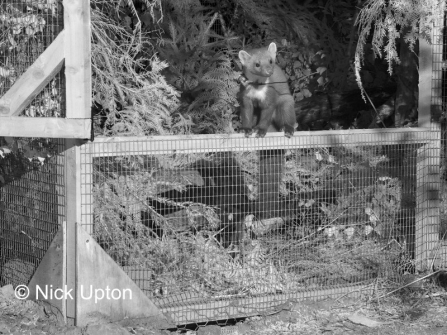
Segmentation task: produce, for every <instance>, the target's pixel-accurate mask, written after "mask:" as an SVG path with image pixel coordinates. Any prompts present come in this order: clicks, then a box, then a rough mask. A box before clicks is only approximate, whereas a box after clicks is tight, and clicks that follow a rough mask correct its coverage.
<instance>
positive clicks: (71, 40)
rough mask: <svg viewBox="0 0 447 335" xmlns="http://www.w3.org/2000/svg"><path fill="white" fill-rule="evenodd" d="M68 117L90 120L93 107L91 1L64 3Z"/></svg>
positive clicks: (74, 0)
mask: <svg viewBox="0 0 447 335" xmlns="http://www.w3.org/2000/svg"><path fill="white" fill-rule="evenodd" d="M63 5H64V30H65V44H64V46H65V80H66V90H67V118H71V119H89V118H90V117H91V106H92V82H91V81H92V70H91V45H90V36H91V31H90V1H89V0H64V1H63Z"/></svg>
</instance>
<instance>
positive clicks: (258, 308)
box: [160, 282, 374, 326]
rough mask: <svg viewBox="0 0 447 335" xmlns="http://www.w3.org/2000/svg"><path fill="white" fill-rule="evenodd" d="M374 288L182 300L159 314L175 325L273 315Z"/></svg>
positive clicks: (367, 293) (367, 284)
mask: <svg viewBox="0 0 447 335" xmlns="http://www.w3.org/2000/svg"><path fill="white" fill-rule="evenodd" d="M373 291H374V285H373V284H372V283H370V282H363V283H357V284H352V285H348V286H336V287H327V288H321V289H307V290H302V291H299V292H295V293H290V294H273V295H265V296H258V297H252V298H233V299H226V300H208V301H202V302H196V303H194V302H188V301H183V302H182V303H181V304H180V303H178V302H177V304H176V305H177V306H169V307H168V306H166V307H164V306H160V308H161V311H162V312H163V313H165V314H166V315H169V316H170V318H171V319H172V320H173V321H174V322H175V324H176V325H178V326H179V325H185V324H191V323H199V322H207V321H210V320H227V319H233V318H240V317H243V316H255V315H269V314H276V313H278V312H280V311H281V310H283V309H286V310H287V309H289V308H290V307H292V306H291V303H292V304H293V303H294V302H299V301H304V300H311V301H321V300H325V299H328V298H330V299H337V298H339V297H350V298H358V297H361V296H370V295H371V294H372V293H373Z"/></svg>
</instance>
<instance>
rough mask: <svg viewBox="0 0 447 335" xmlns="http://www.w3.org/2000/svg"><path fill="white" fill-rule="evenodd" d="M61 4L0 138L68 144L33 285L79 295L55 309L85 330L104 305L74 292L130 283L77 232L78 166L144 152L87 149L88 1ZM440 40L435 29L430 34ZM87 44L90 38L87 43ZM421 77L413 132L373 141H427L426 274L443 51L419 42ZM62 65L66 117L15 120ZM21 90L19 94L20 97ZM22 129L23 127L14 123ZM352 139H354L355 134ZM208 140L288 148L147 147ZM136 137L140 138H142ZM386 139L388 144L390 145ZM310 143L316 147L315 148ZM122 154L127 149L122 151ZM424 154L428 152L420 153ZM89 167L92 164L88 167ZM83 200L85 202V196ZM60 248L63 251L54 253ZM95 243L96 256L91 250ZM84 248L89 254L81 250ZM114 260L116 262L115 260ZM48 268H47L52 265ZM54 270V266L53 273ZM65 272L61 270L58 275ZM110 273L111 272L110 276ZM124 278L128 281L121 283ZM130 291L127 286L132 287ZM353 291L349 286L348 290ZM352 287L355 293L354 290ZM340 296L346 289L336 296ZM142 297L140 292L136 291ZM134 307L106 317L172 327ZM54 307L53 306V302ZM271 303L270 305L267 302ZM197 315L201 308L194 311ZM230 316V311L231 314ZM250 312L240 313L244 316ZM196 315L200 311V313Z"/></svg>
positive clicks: (5, 111) (434, 232) (317, 134)
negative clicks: (57, 222)
mask: <svg viewBox="0 0 447 335" xmlns="http://www.w3.org/2000/svg"><path fill="white" fill-rule="evenodd" d="M63 5H64V13H65V14H64V24H65V28H64V31H63V32H61V33H60V34H59V36H58V37H57V38H56V40H55V41H54V42H53V44H52V45H51V46H50V47H49V48H48V49H47V50H46V51H45V52H44V53H43V54H42V55H41V57H39V59H38V60H37V61H36V62H35V63H34V64H33V66H31V67H30V68H29V69H28V70H27V71H26V72H25V73H24V74H23V76H22V77H21V79H20V80H18V81H17V82H16V84H15V85H14V86H13V87H12V88H11V89H10V90H9V91H8V92H7V93H6V94H5V95H4V96H3V97H1V98H0V117H1V119H0V120H1V122H0V134H1V135H2V136H20V137H49V138H65V139H66V140H65V152H64V155H65V158H66V171H65V173H66V181H65V182H66V200H65V206H66V221H65V222H64V224H63V225H62V229H61V233H60V234H59V235H58V236H57V237H56V238H55V240H54V241H53V242H54V245H53V246H52V247H50V249H49V250H48V255H49V256H48V258H49V260H48V259H47V260H43V261H42V264H41V265H40V266H39V268H38V269H37V271H36V274H35V275H34V277H33V279H32V282H33V283H42V284H43V283H44V281H45V280H48V276H45V274H47V275H48V273H50V274H53V275H55V276H59V277H56V278H55V279H54V278H53V279H54V280H55V283H59V285H61V286H64V285H65V286H66V287H68V288H71V289H73V290H74V291H75V292H76V298H75V299H74V300H66V301H63V302H61V303H60V304H58V306H59V307H60V308H61V311H62V313H63V316H64V318H65V320H66V321H67V322H69V323H74V324H76V325H85V324H86V322H87V321H88V314H89V313H91V312H93V311H97V312H104V306H101V305H97V306H96V309H95V310H92V309H90V308H87V305H86V304H84V303H83V302H82V299H81V297H80V294H79V287H80V286H81V285H86V284H89V279H88V277H91V276H95V275H96V274H97V273H95V271H97V268H96V266H104V267H107V268H108V271H111V272H112V273H115V274H116V276H117V277H119V278H120V279H119V282H121V283H126V284H128V277H127V275H126V274H124V273H122V271H121V272H120V269H119V267H118V266H117V265H116V264H102V265H101V264H100V263H101V262H102V263H105V262H110V259H108V258H107V257H106V255H104V254H105V253H104V254H102V252H103V251H101V250H99V249H98V248H97V247H96V246H95V245H94V243H95V242H94V241H92V239H91V238H89V235H88V234H89V233H91V231H88V230H85V229H84V228H82V226H88V225H89V224H91V223H92V222H93V221H92V218H91V216H88V215H87V216H86V215H83V213H85V211H86V209H85V208H83V206H84V205H83V204H85V203H87V202H89V201H92V199H89V198H88V196H86V194H91V192H90V189H89V188H91V184H92V171H91V169H90V170H88V169H87V170H83V166H89V163H91V162H89V161H85V160H83V159H84V158H83V157H86V156H85V155H84V154H86V153H87V154H88V155H87V156H88V157H99V156H108V155H113V152H114V151H116V150H117V149H119V148H126V150H128V151H129V152H130V153H133V154H135V153H144V154H147V153H148V151H147V148H145V147H144V146H143V145H142V146H140V147H136V148H131V149H130V150H129V148H128V147H126V146H127V145H128V142H130V141H132V140H133V139H134V138H132V137H115V138H96V139H94V142H95V143H97V144H98V143H99V144H100V145H101V146H102V149H101V150H100V151H101V152H100V153H99V154H98V153H95V152H93V151H91V146H90V145H89V143H88V142H87V141H86V139H90V138H91V127H92V123H91V109H90V108H91V64H90V54H91V51H90V40H89V36H90V14H89V8H90V4H89V1H88V0H63ZM434 35H438V36H439V31H438V32H436V31H435V32H434ZM86 36H87V37H88V38H87V37H86ZM419 43H420V58H419V60H420V63H419V68H420V74H421V73H422V75H420V76H419V116H418V120H419V123H418V128H416V129H411V128H409V129H403V128H395V129H380V130H374V133H375V136H376V138H377V139H378V140H380V142H381V143H390V144H394V143H395V140H391V139H390V138H391V135H395V134H396V133H397V134H399V136H400V137H401V138H402V139H406V140H408V139H409V138H411V139H413V140H415V141H418V143H424V146H425V147H423V148H421V156H420V157H419V160H418V168H417V173H418V174H419V175H426V176H428V183H426V184H424V185H418V186H417V190H418V191H417V192H418V193H417V199H418V205H417V206H418V207H417V210H416V212H417V215H418V218H417V219H416V225H417V226H416V248H419V249H418V250H417V252H416V254H418V255H419V254H420V255H422V257H421V260H422V261H421V262H419V263H418V269H420V270H424V269H427V268H428V267H429V266H430V263H431V254H430V251H431V250H432V249H433V247H434V246H435V245H436V244H437V243H438V241H439V238H438V227H439V157H440V147H441V145H440V143H441V142H440V141H441V139H440V127H439V124H438V123H437V122H436V120H433V119H432V114H433V113H432V109H433V106H435V108H436V106H440V105H442V102H441V100H440V99H441V78H440V77H439V76H438V77H439V78H438V77H437V74H438V73H439V72H434V71H433V64H434V63H437V64H440V63H441V62H440V60H439V59H437V58H436V57H438V58H439V57H440V53H437V54H436V53H434V52H433V46H432V45H430V44H428V43H427V42H426V41H425V40H422V39H421V40H420V42H419ZM64 62H65V69H66V70H65V76H66V98H67V117H66V118H22V117H21V118H19V117H18V116H17V115H18V113H20V112H21V111H22V110H23V109H24V108H25V107H26V106H27V104H28V103H29V102H30V101H31V100H32V99H33V98H34V97H35V96H36V95H37V94H38V93H39V91H41V90H42V88H43V87H44V86H45V85H46V84H47V83H48V82H49V81H50V80H51V79H52V78H53V77H54V75H55V74H56V73H57V72H58V71H59V70H60V69H61V68H62V64H63V63H64ZM18 92H22V93H21V94H18ZM18 124H20V127H17V125H18ZM364 132H365V130H333V131H312V132H306V131H303V132H299V133H297V134H296V135H295V136H296V137H298V138H299V140H298V142H299V145H298V146H299V147H300V148H306V147H307V145H308V143H309V138H318V139H320V140H321V144H320V145H321V146H329V145H331V144H333V143H343V144H346V143H348V141H350V142H352V143H356V144H359V143H361V144H362V145H368V144H371V145H372V143H370V142H368V143H364V141H363V140H362V138H363V137H362V134H363V133H364ZM348 134H349V136H346V135H348ZM353 135H354V136H353ZM191 138H195V139H203V140H206V141H207V142H208V143H207V150H208V151H212V150H215V151H230V150H231V151H235V150H236V151H237V150H247V149H250V148H252V149H255V148H259V142H262V147H263V148H278V147H279V146H280V147H284V146H287V143H286V142H285V141H286V139H284V136H283V135H282V134H278V133H269V134H267V136H266V137H265V138H263V139H254V138H250V139H246V138H245V137H244V136H243V135H242V134H232V135H191V136H153V137H146V138H145V140H146V141H150V142H156V143H157V145H156V147H157V149H156V152H157V153H170V152H171V150H172V147H170V148H167V147H166V146H165V144H166V142H167V141H176V142H175V143H176V144H177V147H175V150H178V151H181V152H184V153H187V152H195V151H197V150H200V149H201V148H200V146H197V147H187V146H185V145H184V144H185V143H188V142H187V141H183V140H186V139H191ZM139 139H141V138H139ZM387 139H388V140H387ZM314 145H315V144H313V147H314ZM123 151H124V150H123ZM422 152H425V153H427V152H428V153H429V154H426V155H422ZM90 166H91V165H90ZM86 197H87V198H86ZM57 245H62V251H63V252H61V251H60V248H57ZM88 245H93V249H94V250H95V253H92V252H89V251H88V250H91V249H89V248H90V247H89V246H88ZM86 250H87V251H86ZM98 253H99V254H100V255H101V257H100V258H99V260H96V261H95V260H94V258H95V254H96V255H97V254H98ZM85 262H92V263H91V264H93V266H89V267H88V268H87V269H85V268H83V267H82V266H83V265H84V264H85ZM112 262H113V261H112ZM49 263H51V264H53V266H52V267H51V266H50V264H49ZM54 264H56V267H57V269H56V268H55V266H54ZM60 268H62V271H60ZM107 273H108V274H109V273H110V272H107ZM126 277H127V278H126ZM96 279H99V280H106V278H105V275H104V274H101V273H100V274H99V277H98V278H96ZM129 285H130V284H129ZM350 289H351V290H352V287H351V288H350ZM356 289H357V288H356ZM322 291H325V292H324V293H323V294H327V295H329V294H337V293H336V292H334V291H333V290H332V291H331V290H329V291H330V292H326V291H328V290H322ZM340 292H341V293H340V294H345V293H346V292H349V288H348V291H346V289H343V290H341V291H340ZM141 294H143V293H142V292H141ZM306 297H309V298H312V297H314V295H311V294H308V293H303V294H302V296H301V297H298V298H306ZM143 300H144V301H143V302H135V304H134V306H131V305H126V306H125V309H124V310H121V311H119V309H120V308H122V306H119V307H111V306H106V307H107V308H108V310H107V313H108V314H109V315H110V316H111V317H115V318H119V317H126V316H129V315H130V316H132V315H136V314H138V313H136V314H135V313H134V311H135V310H138V309H141V308H149V309H151V310H150V311H149V313H148V314H146V315H145V316H146V317H154V318H155V319H158V320H161V324H163V327H166V325H167V324H172V322H171V323H170V320H169V318H165V316H164V315H161V314H160V310H159V309H157V308H156V307H153V306H149V307H148V305H150V302H149V303H148V301H147V300H145V299H143ZM53 303H54V301H53ZM272 303H273V304H274V303H275V301H273V302H272ZM231 308H233V306H231V304H230V303H228V306H226V305H225V304H223V309H224V310H227V312H219V313H217V314H215V313H208V314H207V313H203V314H202V315H199V316H188V315H187V313H186V314H185V313H183V314H182V312H181V311H180V312H179V313H181V314H176V315H175V317H174V318H175V320H174V324H182V323H187V322H192V321H195V322H201V321H204V320H210V319H212V318H214V319H219V316H225V315H228V314H231V315H233V316H234V317H236V316H237V315H238V314H237V311H236V314H235V313H233V312H228V309H231ZM199 309H200V308H199ZM233 310H234V308H233ZM164 312H165V313H168V314H169V313H171V312H175V309H171V310H169V309H168V310H166V311H164ZM247 313H248V314H250V313H253V311H245V312H244V316H246V314H247ZM199 314H200V313H199Z"/></svg>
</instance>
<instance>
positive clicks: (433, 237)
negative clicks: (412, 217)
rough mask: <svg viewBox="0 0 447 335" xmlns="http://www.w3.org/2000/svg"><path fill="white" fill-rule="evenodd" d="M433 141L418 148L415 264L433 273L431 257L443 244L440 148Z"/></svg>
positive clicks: (419, 268)
mask: <svg viewBox="0 0 447 335" xmlns="http://www.w3.org/2000/svg"><path fill="white" fill-rule="evenodd" d="M438 143H439V142H438V141H433V142H431V143H429V144H427V145H425V146H424V147H422V148H420V149H418V162H417V168H416V223H415V224H416V227H415V235H416V236H415V264H416V268H417V269H418V270H420V271H425V270H430V266H431V261H432V260H431V259H430V257H431V256H430V255H432V254H433V250H435V248H436V247H437V245H438V242H439V224H440V220H439V219H440V218H439V192H440V169H439V163H440V156H439V155H440V147H439V145H438Z"/></svg>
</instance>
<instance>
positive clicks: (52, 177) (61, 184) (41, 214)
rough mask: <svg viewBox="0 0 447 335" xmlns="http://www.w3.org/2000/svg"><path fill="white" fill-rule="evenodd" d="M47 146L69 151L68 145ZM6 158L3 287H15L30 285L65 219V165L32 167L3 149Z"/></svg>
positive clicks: (56, 159) (0, 246)
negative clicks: (64, 148)
mask: <svg viewBox="0 0 447 335" xmlns="http://www.w3.org/2000/svg"><path fill="white" fill-rule="evenodd" d="M43 141H45V143H46V144H47V146H48V145H50V142H51V145H52V146H53V148H54V149H55V150H56V151H59V152H62V151H63V150H62V149H63V145H64V142H63V141H61V140H50V142H48V141H47V140H43ZM34 144H35V145H36V146H39V142H37V141H34ZM0 153H1V155H0V156H1V158H0V180H1V187H0V286H2V285H6V284H12V285H13V286H14V287H15V286H17V285H21V284H25V285H26V284H28V282H29V280H30V279H31V277H32V275H33V274H34V271H35V270H36V269H37V266H38V265H39V264H40V261H41V260H42V258H43V257H44V255H45V253H46V251H47V250H48V248H49V246H50V243H51V241H52V240H53V238H54V236H55V234H56V233H57V231H58V229H59V227H60V225H61V224H62V222H63V221H64V220H65V174H64V171H65V160H64V157H63V155H54V156H53V157H51V158H49V159H48V160H47V161H46V163H45V164H41V162H40V161H39V160H34V161H31V162H30V161H29V160H28V159H27V158H24V157H23V156H22V155H21V154H20V153H19V154H16V153H13V152H9V151H8V152H6V150H5V149H4V148H1V146H0Z"/></svg>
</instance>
